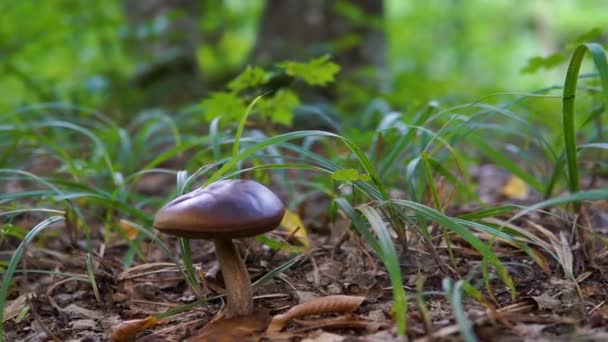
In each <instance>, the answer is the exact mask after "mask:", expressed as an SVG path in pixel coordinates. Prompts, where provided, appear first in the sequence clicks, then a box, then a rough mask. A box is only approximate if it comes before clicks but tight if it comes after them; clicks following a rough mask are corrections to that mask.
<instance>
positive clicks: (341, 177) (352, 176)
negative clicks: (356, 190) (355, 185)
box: [331, 169, 371, 182]
mask: <svg viewBox="0 0 608 342" xmlns="http://www.w3.org/2000/svg"><path fill="white" fill-rule="evenodd" d="M331 178H332V179H334V180H337V181H340V182H356V181H360V180H361V181H369V180H370V179H371V178H370V176H369V175H368V174H366V173H359V171H357V170H355V169H342V170H337V171H334V173H332V174H331Z"/></svg>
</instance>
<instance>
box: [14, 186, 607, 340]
mask: <svg viewBox="0 0 608 342" xmlns="http://www.w3.org/2000/svg"><path fill="white" fill-rule="evenodd" d="M488 196H489V197H488V198H489V200H492V195H491V193H490V195H488ZM494 199H496V198H494ZM496 200H497V201H498V199H496ZM306 205H308V206H309V207H308V208H307V207H306ZM324 205H325V204H324V199H322V198H311V199H310V202H308V203H305V204H304V206H303V207H302V206H301V207H300V209H301V212H300V214H301V215H302V218H303V219H304V222H305V225H306V226H307V227H308V230H309V239H310V246H312V247H311V248H310V249H309V250H307V251H306V252H304V253H303V254H301V255H300V256H299V257H298V260H297V262H296V263H295V264H294V265H293V266H292V267H291V268H289V269H288V270H286V271H285V272H283V273H282V274H280V275H279V276H277V277H275V278H273V279H272V280H270V281H269V282H268V283H266V284H264V285H263V286H261V287H259V288H257V289H256V292H255V307H256V313H255V314H254V315H253V316H252V317H246V318H243V319H241V320H231V321H224V322H222V321H221V320H219V321H218V320H216V321H215V323H214V324H215V329H213V328H212V329H210V328H209V327H207V328H204V327H205V326H206V325H207V324H208V323H209V322H211V321H212V320H213V319H214V317H216V316H217V314H218V312H220V311H221V310H222V307H223V304H224V303H223V300H222V299H221V298H219V299H211V300H209V301H208V302H207V303H205V304H202V305H198V306H197V307H195V308H193V309H191V310H187V311H185V312H181V313H179V314H176V315H174V316H171V317H169V318H166V319H163V320H161V321H160V322H158V323H157V324H155V325H154V326H152V327H150V328H148V329H144V330H143V331H142V332H139V333H138V334H137V335H136V340H137V341H148V342H150V341H184V340H189V341H248V340H251V341H258V340H261V341H264V340H273V341H274V340H277V341H393V340H395V341H399V340H403V341H406V340H413V341H444V340H445V341H452V340H461V339H462V337H461V336H460V335H459V327H458V325H457V323H456V320H455V317H454V314H453V312H454V311H453V309H452V305H451V303H450V302H449V301H448V300H446V298H445V296H444V295H443V288H442V281H443V279H444V278H446V277H451V278H453V279H459V278H465V279H467V280H469V282H470V283H471V284H477V285H479V284H481V286H479V288H480V289H482V292H483V294H484V297H485V300H486V303H485V304H486V305H482V304H480V302H479V301H475V300H473V299H470V298H468V297H466V296H465V297H464V301H463V303H464V309H465V312H466V315H467V317H468V319H469V321H470V322H471V323H472V325H473V329H474V332H475V334H476V336H477V337H478V338H479V339H480V340H482V341H488V340H492V341H523V340H527V341H571V340H582V341H608V304H607V303H606V301H607V300H608V252H607V251H606V249H605V248H604V249H602V248H601V247H604V246H601V245H599V244H598V248H597V251H598V252H597V254H595V255H593V256H586V257H585V256H583V255H581V253H580V246H576V245H575V246H572V249H571V255H572V256H573V257H574V262H573V268H574V273H575V274H576V277H577V278H576V282H574V281H572V280H571V279H567V278H566V277H565V276H564V270H563V267H562V265H560V263H558V262H556V261H555V260H554V258H550V257H547V256H546V255H544V260H545V261H546V265H547V268H546V269H544V270H543V269H542V268H541V267H540V266H539V265H538V264H537V263H535V262H533V261H532V260H531V259H530V257H529V256H527V255H525V254H524V253H522V252H521V250H518V249H515V248H512V247H511V246H508V245H502V244H496V246H495V250H496V251H497V253H498V255H499V256H500V257H501V260H502V261H503V262H504V263H505V264H506V265H507V267H508V270H509V272H510V274H511V276H512V277H513V280H514V282H515V285H516V292H517V293H516V294H517V295H516V296H515V297H514V298H513V297H512V296H511V294H510V292H509V289H508V288H506V286H505V285H504V284H503V283H502V282H501V281H499V280H497V279H496V280H493V281H492V293H489V292H487V290H486V288H485V287H484V286H483V279H482V276H481V271H480V270H481V258H480V255H479V253H478V252H476V251H475V250H473V249H472V248H471V247H470V246H468V245H467V244H466V243H465V242H463V241H461V240H459V239H457V238H456V237H454V238H453V240H452V243H453V244H452V248H453V253H454V259H453V260H451V259H450V257H449V253H448V252H447V248H446V246H444V244H442V243H440V242H438V243H437V244H436V246H437V250H438V251H439V252H440V253H439V259H438V260H437V259H435V258H433V257H432V256H431V255H430V254H429V253H428V251H427V250H426V249H425V248H424V247H423V246H422V244H421V243H416V240H415V239H412V240H411V241H412V244H411V245H410V246H409V248H408V250H407V251H405V250H403V249H401V248H400V247H399V246H398V248H399V255H400V258H401V260H400V262H401V269H402V272H403V276H404V283H405V284H406V292H407V294H408V298H409V304H408V306H409V308H408V335H407V337H402V338H398V337H397V334H396V329H395V327H394V323H393V313H392V292H391V289H392V288H391V283H390V281H389V277H388V274H387V272H386V270H385V269H384V267H383V266H382V264H381V263H380V261H379V259H378V258H377V257H376V256H374V255H373V253H372V252H371V251H370V250H369V248H367V247H366V246H365V243H364V241H362V240H361V238H360V237H358V236H357V235H355V234H353V233H351V232H350V231H349V230H348V226H349V223H348V221H346V220H345V219H342V218H339V219H337V220H336V221H335V222H330V220H329V219H328V217H327V214H326V210H322V209H320V208H323V206H324ZM607 209H608V202H606V201H603V202H597V203H594V204H591V205H587V206H586V212H587V214H588V215H587V217H588V218H589V220H590V221H589V222H591V227H593V228H594V229H595V233H597V234H598V235H599V236H603V237H607V236H608V214H607V212H608V210H607ZM450 210H451V211H452V212H453V213H456V212H458V213H462V212H466V211H467V209H466V207H460V208H453V209H450ZM555 213H556V214H557V215H561V216H565V215H566V213H565V212H564V211H563V210H556V211H555ZM448 214H450V212H448ZM19 219H20V220H29V221H31V222H32V223H36V222H39V221H40V220H41V219H42V217H37V216H36V215H34V214H28V215H24V216H22V217H20V218H19ZM516 223H517V224H518V225H521V226H523V227H527V226H530V225H534V224H536V225H540V226H542V227H545V228H546V229H547V230H549V231H551V232H553V234H556V236H559V235H560V232H561V233H563V235H564V236H565V237H566V238H569V236H570V235H569V233H570V232H571V231H572V230H571V228H572V227H571V225H570V224H569V223H568V221H564V220H559V219H555V217H552V216H541V215H537V214H533V215H529V216H527V217H523V218H521V219H519V220H518V221H517V222H516ZM97 228H99V229H102V227H97ZM64 229H65V227H64V226H63V224H58V226H57V227H56V228H55V229H52V230H51V231H52V232H53V233H49V234H47V235H46V236H45V237H44V238H42V239H39V240H38V241H37V242H36V243H35V245H32V246H30V247H28V248H27V250H26V253H25V254H24V257H23V262H22V266H21V267H22V268H25V269H29V270H52V271H56V272H62V273H64V274H63V275H60V274H40V273H31V272H30V273H27V274H25V273H17V274H16V276H15V284H16V286H14V287H13V288H12V289H11V291H10V293H9V301H8V305H7V308H6V310H5V322H4V327H5V336H6V340H7V341H28V342H32V341H52V340H54V341H107V340H109V339H110V334H111V332H112V329H114V328H116V327H117V326H119V324H120V323H122V322H124V321H127V320H133V319H142V318H146V317H148V316H149V315H154V314H157V313H160V312H163V311H165V310H168V309H172V308H176V307H179V306H181V305H184V304H187V303H191V302H193V301H195V300H196V297H195V296H194V294H193V293H192V292H191V290H190V289H189V288H188V287H187V286H186V284H185V282H184V281H183V279H182V276H181V273H180V272H179V271H178V269H177V268H176V267H175V265H174V264H172V263H171V262H169V261H168V259H167V258H166V257H165V256H164V255H163V253H162V252H161V251H160V250H159V249H158V248H156V247H155V246H154V244H153V243H151V242H146V241H144V242H142V248H141V250H142V251H143V252H144V253H145V255H146V263H142V262H141V261H137V262H136V263H135V266H133V267H131V268H129V269H124V268H123V266H122V264H121V260H122V258H123V256H124V254H125V253H126V252H127V250H128V248H127V244H126V243H125V242H124V241H122V240H121V239H119V238H115V239H113V240H112V243H110V244H108V245H101V244H100V243H99V242H97V244H96V250H97V252H98V255H97V256H96V257H95V258H94V260H92V262H93V268H94V270H95V279H96V281H97V287H98V289H99V299H97V298H96V296H95V293H94V291H93V290H92V287H91V285H90V283H89V282H88V280H87V278H86V266H85V265H86V264H87V257H86V249H85V248H84V241H81V240H77V241H76V243H75V244H74V243H72V242H70V240H69V238H68V237H67V234H65V233H64V232H65V231H64ZM271 234H283V237H284V235H285V232H280V231H279V232H276V233H271ZM166 241H168V243H169V246H170V247H171V248H173V250H174V251H177V250H178V249H177V244H176V243H175V242H176V241H175V240H174V239H172V238H167V239H166ZM239 246H240V248H241V250H242V251H243V252H244V255H245V260H246V264H247V266H248V269H249V273H250V275H251V277H252V280H253V281H255V280H257V279H259V278H260V277H261V276H262V275H264V274H265V273H266V272H268V271H271V270H272V269H274V268H275V267H277V266H279V265H281V264H282V263H284V262H286V261H288V260H290V259H291V258H293V257H294V255H290V254H288V253H286V252H276V251H273V250H270V249H269V248H264V247H261V245H260V244H259V243H256V242H255V240H253V239H250V240H241V241H239ZM192 250H193V260H194V261H195V262H196V268H197V270H199V274H200V275H201V278H202V279H203V289H204V295H205V296H208V297H214V296H215V295H217V294H222V293H223V285H222V279H221V272H219V271H218V266H217V262H216V259H215V255H214V249H213V244H212V243H210V242H208V241H193V245H192ZM566 257H567V256H566ZM420 285H422V288H423V292H424V293H423V294H421V293H420V292H419V291H417V286H420ZM336 295H348V296H363V297H365V298H364V301H363V302H362V303H361V304H360V305H358V306H357V307H356V308H355V309H354V311H353V312H352V313H324V314H321V315H313V316H307V317H303V318H298V319H294V320H291V321H289V322H288V323H287V326H286V327H284V329H282V331H281V332H280V333H279V334H274V335H268V334H266V333H265V331H266V328H267V326H268V322H269V320H270V319H271V318H272V317H273V316H276V315H277V314H280V313H284V312H286V311H287V310H289V309H290V308H292V307H294V306H295V305H298V304H299V303H305V302H308V301H310V300H314V299H315V298H322V297H327V296H336ZM419 295H423V297H421V298H423V302H424V304H425V305H424V306H423V307H422V308H421V307H419V306H418V305H417V300H416V299H417V298H418V297H417V296H419ZM329 298H333V297H329ZM24 310H27V311H26V312H27V315H25V316H23V315H21V316H23V317H20V313H23V312H24ZM217 322H220V323H217ZM205 329H207V330H205Z"/></svg>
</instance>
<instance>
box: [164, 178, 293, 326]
mask: <svg viewBox="0 0 608 342" xmlns="http://www.w3.org/2000/svg"><path fill="white" fill-rule="evenodd" d="M284 213H285V207H284V205H283V203H282V202H281V200H280V199H279V198H278V197H277V196H276V195H275V194H274V193H273V192H272V191H270V190H269V189H268V188H266V187H265V186H264V185H262V184H260V183H258V182H255V181H251V180H235V179H230V180H221V181H217V182H214V183H212V184H210V185H208V186H207V187H205V188H199V189H197V190H194V191H192V192H190V193H187V194H185V195H182V196H180V197H178V198H176V199H174V200H173V201H171V202H169V203H167V204H165V206H163V207H162V208H161V209H160V210H159V211H158V213H156V216H155V217H154V227H156V228H157V229H158V230H159V231H161V232H163V233H166V234H170V235H175V236H179V237H183V238H192V239H212V240H213V242H214V243H215V253H216V255H217V258H218V260H219V264H220V268H221V270H222V275H223V278H224V284H225V286H226V295H227V297H228V304H227V307H226V316H227V317H235V316H245V315H249V314H251V313H252V312H253V293H252V289H251V280H250V278H249V274H248V273H247V268H246V267H245V264H244V263H243V260H242V259H241V257H240V256H239V252H238V250H237V248H236V246H235V245H234V243H233V242H232V239H235V238H243V237H249V236H255V235H258V234H261V233H265V232H267V231H270V230H273V229H275V228H276V227H277V226H278V225H279V224H280V223H281V220H282V218H283V214H284Z"/></svg>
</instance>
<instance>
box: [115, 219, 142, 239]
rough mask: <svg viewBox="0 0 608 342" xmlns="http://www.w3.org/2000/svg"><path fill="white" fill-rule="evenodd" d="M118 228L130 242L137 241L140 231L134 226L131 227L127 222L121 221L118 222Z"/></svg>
mask: <svg viewBox="0 0 608 342" xmlns="http://www.w3.org/2000/svg"><path fill="white" fill-rule="evenodd" d="M118 228H119V229H120V230H121V231H122V232H123V233H124V234H125V236H126V237H127V238H128V239H129V240H135V239H136V238H137V235H138V234H139V231H138V230H137V229H135V228H133V226H131V225H130V224H129V223H127V221H125V220H120V221H119V222H118Z"/></svg>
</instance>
